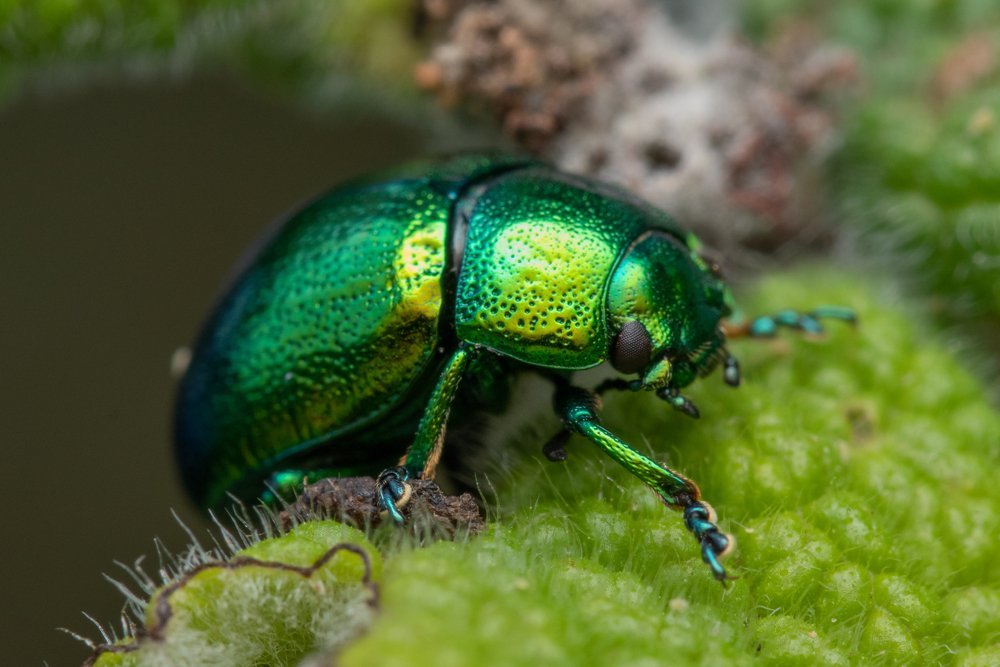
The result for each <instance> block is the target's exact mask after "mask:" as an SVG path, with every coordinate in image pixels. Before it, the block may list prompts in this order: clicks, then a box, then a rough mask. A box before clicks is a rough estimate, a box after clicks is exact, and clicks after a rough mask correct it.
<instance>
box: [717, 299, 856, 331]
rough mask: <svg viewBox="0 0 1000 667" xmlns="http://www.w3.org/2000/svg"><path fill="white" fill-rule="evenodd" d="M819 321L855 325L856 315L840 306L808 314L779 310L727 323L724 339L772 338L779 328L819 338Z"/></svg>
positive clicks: (724, 326) (724, 329)
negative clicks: (834, 321)
mask: <svg viewBox="0 0 1000 667" xmlns="http://www.w3.org/2000/svg"><path fill="white" fill-rule="evenodd" d="M820 320H840V321H842V322H848V323H850V324H855V323H857V321H858V318H857V315H855V313H854V311H853V310H851V309H850V308H842V307H840V306H822V307H820V308H816V309H814V310H811V311H809V312H808V313H802V312H799V311H797V310H781V311H778V312H777V313H775V314H774V315H763V316H761V317H755V318H754V319H752V320H750V321H746V322H727V323H725V324H724V325H723V331H724V333H725V334H726V338H730V339H732V338H743V337H748V338H772V337H774V336H775V335H776V334H777V332H778V329H779V328H782V327H784V328H786V329H795V330H798V331H802V332H804V333H806V334H811V335H814V336H819V335H822V334H823V332H824V331H823V324H822V323H821V322H820Z"/></svg>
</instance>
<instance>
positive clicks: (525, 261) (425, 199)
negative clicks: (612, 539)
mask: <svg viewBox="0 0 1000 667" xmlns="http://www.w3.org/2000/svg"><path fill="white" fill-rule="evenodd" d="M730 304H731V299H730V297H729V292H728V290H727V289H726V287H725V285H724V284H723V282H722V280H721V278H720V276H719V272H718V269H717V267H715V266H714V265H713V264H711V263H710V262H708V261H706V260H705V259H703V257H702V256H701V255H700V254H699V243H698V241H697V239H695V237H694V236H693V235H691V234H690V233H688V232H685V231H684V230H682V229H681V228H680V227H678V226H677V225H676V224H675V223H674V222H673V220H671V218H670V217H668V216H667V215H666V214H665V213H663V212H662V211H659V210H657V209H655V208H653V207H652V206H650V205H648V204H646V203H644V202H642V201H640V200H638V199H636V198H635V197H633V196H632V195H630V194H628V193H626V192H624V191H622V190H619V189H616V188H612V187H610V186H607V185H604V184H601V183H597V182H594V181H591V180H587V179H584V178H580V177H577V176H571V175H567V174H564V173H561V172H558V171H556V170H554V169H552V168H550V167H548V166H546V165H544V164H541V163H539V162H536V161H534V160H532V159H530V158H521V157H512V156H484V155H479V156H476V155H473V156H463V157H458V158H453V159H450V160H446V161H442V162H436V163H425V164H422V165H415V166H411V167H409V168H404V169H401V170H398V171H396V172H394V173H391V174H389V175H387V176H384V177H383V178H382V179H376V180H363V181H358V182H355V183H352V184H349V185H346V186H343V187H340V188H337V189H334V190H333V191H331V192H330V193H328V194H326V195H324V196H322V197H320V198H319V199H317V200H316V201H314V202H313V203H311V204H309V205H308V206H306V207H305V208H304V209H302V210H301V211H299V212H297V213H295V214H294V215H292V216H291V218H290V219H288V220H287V221H285V222H284V224H283V225H282V226H281V227H280V228H279V229H278V230H277V232H276V233H275V234H274V235H273V236H272V237H271V238H270V239H268V240H267V242H266V243H265V244H264V245H263V247H262V250H260V251H259V252H258V253H257V255H256V256H255V257H253V258H252V261H250V262H249V263H248V265H247V266H246V268H244V269H243V271H242V273H241V274H240V275H239V277H238V279H237V280H236V282H235V284H234V285H233V286H232V287H231V288H230V290H229V291H228V293H227V294H226V295H225V297H224V298H223V299H222V300H221V302H220V303H219V304H218V306H217V307H216V309H215V312H214V314H213V315H212V317H211V319H210V320H209V322H208V323H207V325H206V327H205V328H204V330H203V332H202V334H201V337H200V338H199V340H198V342H197V345H196V346H195V348H194V352H193V356H192V360H191V363H190V365H189V367H188V369H187V372H186V374H185V376H184V379H183V381H182V384H181V388H180V393H179V398H178V402H177V412H176V442H177V456H178V461H179V463H180V467H181V470H182V474H183V477H184V480H185V483H186V486H187V488H188V490H189V492H190V493H191V495H192V497H193V498H194V499H195V500H196V501H197V502H198V503H199V504H200V505H202V506H204V507H217V506H219V505H220V504H222V503H223V502H224V501H225V500H226V496H227V494H232V495H235V496H236V497H239V498H243V499H248V500H252V499H254V498H257V497H260V496H262V495H263V494H265V492H266V491H267V489H268V488H271V489H277V490H286V491H287V490H292V489H294V488H295V487H296V486H297V485H299V484H301V482H302V480H303V478H304V477H306V476H307V475H308V476H309V477H310V478H313V479H316V478H319V477H321V476H348V475H360V474H374V473H376V472H379V471H382V472H381V474H380V475H379V478H378V487H377V488H378V489H379V493H380V498H381V503H382V504H383V505H384V507H385V509H386V510H387V511H388V512H389V514H390V515H391V516H392V517H393V518H394V519H395V520H397V521H402V515H401V514H400V513H399V511H398V508H397V504H398V503H400V502H401V501H402V499H403V498H404V497H405V496H406V494H407V492H408V489H407V486H408V485H407V480H409V479H413V478H418V477H423V478H429V477H431V476H433V474H434V471H435V468H436V466H437V463H438V459H439V457H440V454H441V449H442V445H443V443H444V434H445V427H446V423H447V422H448V421H449V413H450V412H451V408H452V405H453V403H455V404H456V405H459V406H461V409H460V410H459V409H456V410H455V415H454V419H453V421H457V420H460V419H461V418H463V417H467V416H468V415H469V414H470V413H471V412H473V411H474V410H482V409H490V410H500V409H502V407H503V405H504V404H505V401H506V394H507V385H508V383H507V379H508V378H509V377H510V376H511V375H512V374H514V373H516V372H517V371H520V370H525V369H533V370H535V371H537V372H540V373H541V374H543V375H544V376H546V377H548V378H550V379H551V380H552V382H553V383H554V385H555V388H556V391H555V407H556V411H557V412H558V414H559V416H560V418H561V419H562V422H563V424H564V429H563V430H562V431H561V432H560V433H559V434H557V436H556V437H555V438H553V439H552V440H551V441H550V442H549V443H548V444H546V445H545V448H544V451H545V453H546V455H547V456H548V457H549V458H551V459H553V460H561V459H563V458H565V452H564V450H563V444H564V443H565V441H566V440H567V439H568V437H569V435H570V434H571V433H578V434H580V435H582V436H583V437H585V438H587V439H589V440H590V441H592V442H593V443H595V444H596V445H598V446H599V447H601V448H602V449H603V450H604V451H605V452H607V454H608V455H609V456H611V458H613V459H614V460H615V461H617V462H618V463H620V464H621V465H623V466H624V467H625V468H627V469H628V470H629V471H630V472H631V473H632V474H634V475H635V476H636V477H638V478H639V479H641V480H642V481H643V482H645V483H646V484H647V485H649V486H650V487H651V488H652V489H653V490H654V491H655V492H656V493H657V494H659V496H660V497H661V498H662V499H663V501H664V502H665V503H666V504H667V505H668V506H670V507H673V508H676V509H680V510H682V511H683V513H684V522H685V525H686V526H687V528H688V530H690V531H691V533H692V534H693V535H694V536H695V538H696V539H697V540H698V542H699V544H700V545H701V552H702V558H703V559H704V561H705V562H706V563H707V564H708V565H709V566H710V568H711V569H712V572H713V573H714V575H715V576H716V577H717V578H719V579H720V580H724V579H725V577H726V573H725V570H724V569H723V567H722V565H721V564H720V558H721V557H722V556H723V555H724V554H725V553H726V552H727V551H728V550H729V549H730V547H731V545H732V539H731V538H730V537H729V536H728V535H726V534H725V533H723V532H722V531H720V530H719V528H718V527H717V526H716V525H715V516H714V513H713V511H712V509H711V507H710V506H709V505H708V504H707V503H705V502H704V501H702V500H701V499H700V493H699V490H698V487H697V486H696V485H695V484H694V483H693V482H692V481H690V480H688V479H686V478H685V477H684V476H682V475H681V474H679V473H677V472H675V471H674V470H671V469H670V468H668V467H667V466H665V465H662V464H660V463H657V462H656V461H653V460H652V459H649V458H647V457H646V456H644V455H642V454H640V453H638V452H637V451H635V450H634V449H633V448H632V447H630V446H629V445H628V443H626V442H624V441H622V440H621V439H619V438H618V437H616V436H615V435H614V434H612V433H611V432H609V431H608V430H607V429H605V428H604V427H603V426H602V425H601V424H600V422H599V420H598V417H597V410H596V407H597V403H598V401H597V400H596V396H597V395H598V394H600V393H603V392H604V391H607V390H609V389H621V390H629V391H637V390H651V391H655V392H656V393H657V395H658V396H660V397H661V398H663V399H664V400H666V401H667V402H669V403H670V404H671V405H673V406H674V407H676V408H678V409H679V410H681V411H682V412H684V413H686V414H688V415H689V416H695V417H696V416H697V414H698V412H697V409H696V408H695V407H694V405H693V404H692V403H691V402H690V401H689V400H687V399H686V398H684V397H683V396H682V395H681V394H680V393H679V390H680V389H681V388H683V387H685V386H687V385H688V384H690V383H691V382H692V381H693V380H694V379H695V378H696V377H697V376H699V375H705V374H707V373H709V372H710V371H711V370H712V369H713V368H715V367H716V366H717V365H718V364H719V363H722V364H723V366H724V374H723V376H724V379H725V380H726V382H728V383H729V384H731V385H734V386H735V385H737V384H739V367H738V365H737V362H736V360H735V359H734V358H733V357H732V356H731V355H730V354H729V353H728V352H727V351H726V349H725V347H724V345H725V341H726V336H727V335H729V336H730V337H732V336H733V335H751V336H770V335H773V334H774V332H775V329H776V328H777V327H778V326H787V327H791V328H798V329H801V330H804V331H807V332H820V331H821V330H822V328H821V326H820V324H819V322H818V318H820V317H834V318H840V319H851V318H852V315H851V314H850V312H849V311H846V310H844V309H835V308H827V309H821V310H819V311H813V312H812V313H809V314H799V313H796V312H792V311H787V312H783V313H780V314H778V315H777V316H774V317H763V318H758V319H756V320H753V321H752V322H749V323H746V324H744V325H742V326H734V325H725V324H724V323H723V318H727V317H728V316H730V315H731V313H732V309H731V307H730ZM605 361H610V363H611V365H612V366H613V367H614V368H615V369H616V370H617V371H618V372H619V373H621V374H623V375H625V376H634V377H633V378H631V379H626V378H618V379H615V380H609V381H607V382H604V383H602V384H601V385H600V386H599V387H598V388H596V389H595V390H594V391H587V390H585V389H582V388H579V387H576V386H574V385H573V384H572V383H571V377H572V373H573V371H578V370H582V369H586V368H591V367H594V366H597V365H599V364H601V363H602V362H605ZM460 383H461V385H462V387H461V391H460V389H459V385H460ZM401 456H402V459H400V457H401Z"/></svg>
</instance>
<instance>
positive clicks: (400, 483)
mask: <svg viewBox="0 0 1000 667" xmlns="http://www.w3.org/2000/svg"><path fill="white" fill-rule="evenodd" d="M409 479H410V473H409V471H408V470H407V469H406V468H405V467H403V466H396V467H394V468H387V469H386V470H383V471H382V472H381V473H380V474H379V476H378V479H376V480H375V493H376V496H377V498H378V504H379V506H380V507H381V508H382V509H383V510H384V511H385V512H386V513H387V514H388V515H389V516H390V517H391V518H392V520H393V521H394V522H395V523H397V524H400V523H403V520H404V519H403V515H402V514H401V513H400V511H399V510H400V508H401V507H403V506H404V505H405V504H406V501H407V500H409V497H410V485H409V484H407V483H406V482H407V481H408V480H409Z"/></svg>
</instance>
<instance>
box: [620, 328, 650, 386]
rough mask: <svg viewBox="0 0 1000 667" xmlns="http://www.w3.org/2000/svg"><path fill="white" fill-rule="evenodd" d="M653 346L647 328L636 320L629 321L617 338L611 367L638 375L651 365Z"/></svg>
mask: <svg viewBox="0 0 1000 667" xmlns="http://www.w3.org/2000/svg"><path fill="white" fill-rule="evenodd" d="M652 346H653V341H652V339H651V338H650V337H649V332H648V331H646V327H644V326H642V324H641V323H640V322H637V321H636V320H629V321H628V322H626V323H625V326H623V327H622V328H621V331H619V332H618V335H617V336H616V337H615V345H614V348H612V350H611V365H612V366H614V367H615V370H617V371H619V372H621V373H638V372H639V371H641V370H642V369H643V368H645V367H646V366H647V365H648V364H649V358H650V356H652V354H653V347H652Z"/></svg>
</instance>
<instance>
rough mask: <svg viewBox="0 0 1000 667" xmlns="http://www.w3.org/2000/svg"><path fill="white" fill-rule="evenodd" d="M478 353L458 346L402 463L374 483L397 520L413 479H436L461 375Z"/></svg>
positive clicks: (384, 505) (385, 507) (445, 368)
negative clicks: (449, 416) (435, 474)
mask: <svg viewBox="0 0 1000 667" xmlns="http://www.w3.org/2000/svg"><path fill="white" fill-rule="evenodd" d="M475 355H476V348H474V347H471V346H467V345H459V347H458V349H457V350H455V353H454V354H452V355H451V357H450V358H449V359H448V361H447V362H446V363H445V366H444V370H442V371H441V375H440V377H438V381H437V384H436V385H435V386H434V391H433V393H431V398H430V401H428V403H427V409H426V410H425V411H424V416H423V417H422V418H421V419H420V426H418V427H417V434H416V437H415V438H414V440H413V444H411V445H410V447H409V449H407V450H406V456H404V457H403V460H402V461H400V465H398V466H394V467H392V468H388V469H386V470H383V471H382V473H381V474H380V475H379V476H378V479H377V480H376V482H375V492H376V497H377V498H378V502H379V504H380V505H381V506H382V507H383V508H384V509H385V511H386V512H388V513H389V516H391V517H392V519H393V521H395V522H396V523H402V522H403V515H402V514H400V512H399V508H400V507H402V506H403V505H405V504H406V501H407V500H408V499H409V494H410V485H409V484H407V482H408V481H409V480H411V479H433V477H434V471H435V469H436V468H437V464H438V461H440V459H441V449H442V447H443V445H444V435H445V426H446V425H447V422H448V413H449V412H450V411H451V404H452V401H453V400H454V399H455V393H456V392H457V391H458V386H459V384H460V383H461V381H462V375H463V373H465V370H466V369H467V368H468V367H469V363H470V362H471V361H472V360H473V358H474V357H475Z"/></svg>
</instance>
